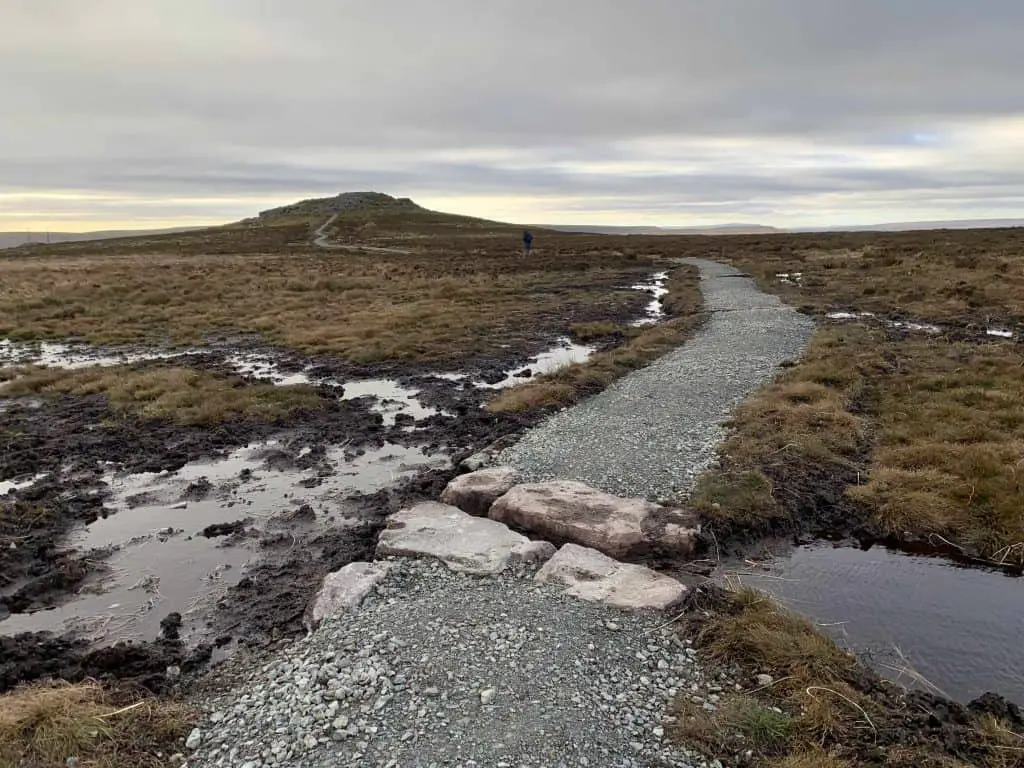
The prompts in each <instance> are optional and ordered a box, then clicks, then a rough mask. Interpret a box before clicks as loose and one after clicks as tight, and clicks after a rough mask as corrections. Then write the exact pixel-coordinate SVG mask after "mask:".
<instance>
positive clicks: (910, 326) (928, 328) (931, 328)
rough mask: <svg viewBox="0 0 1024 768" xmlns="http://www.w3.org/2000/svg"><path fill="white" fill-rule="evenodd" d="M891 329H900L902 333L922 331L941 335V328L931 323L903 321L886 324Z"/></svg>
mask: <svg viewBox="0 0 1024 768" xmlns="http://www.w3.org/2000/svg"><path fill="white" fill-rule="evenodd" d="M886 325H888V326H889V327H891V328H901V329H903V330H904V331H923V332H924V333H942V328H940V327H939V326H937V325H932V324H931V323H911V322H906V321H903V320H893V321H888V322H886Z"/></svg>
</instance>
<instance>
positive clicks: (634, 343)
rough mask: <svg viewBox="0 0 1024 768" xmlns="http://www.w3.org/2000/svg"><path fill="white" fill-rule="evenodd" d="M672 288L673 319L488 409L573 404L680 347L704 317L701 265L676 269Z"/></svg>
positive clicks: (507, 394)
mask: <svg viewBox="0 0 1024 768" xmlns="http://www.w3.org/2000/svg"><path fill="white" fill-rule="evenodd" d="M667 287H668V290H669V294H668V296H669V297H674V299H675V303H674V304H673V306H674V307H675V313H674V314H672V315H670V317H671V319H669V320H667V321H665V322H662V323H659V324H657V325H653V326H641V327H638V328H629V329H626V341H625V342H624V343H623V344H622V345H620V346H618V347H615V348H613V349H610V350H608V351H606V352H599V353H597V354H595V355H594V356H593V357H591V358H590V359H589V360H587V361H586V362H584V363H576V364H573V365H569V366H566V367H564V368H561V369H559V370H557V371H555V372H554V373H550V374H546V375H544V376H538V377H537V378H535V379H533V380H531V381H528V382H526V383H524V384H520V385H518V386H515V387H511V388H509V389H506V390H504V391H503V392H502V393H501V394H499V395H498V396H497V397H496V398H494V399H493V400H492V401H491V402H490V403H488V405H487V408H488V410H490V411H491V412H516V413H518V412H523V411H531V410H535V409H538V408H545V407H550V406H558V407H564V406H568V405H572V404H573V403H576V402H579V401H580V400H582V399H584V398H585V397H588V396H589V395H593V394H596V393H597V392H600V391H601V390H603V389H604V388H606V387H607V386H608V385H609V384H611V383H612V382H613V381H615V380H616V379H619V378H621V377H623V376H625V375H626V374H628V373H630V372H632V371H635V370H637V369H638V368H642V367H644V366H645V365H647V364H648V363H650V362H652V361H653V360H656V359H657V358H659V357H661V356H662V355H664V354H666V353H667V352H670V351H672V350H673V349H675V348H676V347H678V346H679V345H680V344H682V343H683V342H685V341H686V340H687V339H688V338H690V336H692V335H693V333H694V332H695V331H696V330H697V328H699V327H700V324H701V323H702V322H703V319H704V316H703V314H701V308H702V306H703V299H702V297H701V294H700V289H699V276H698V274H697V269H696V268H695V267H690V266H685V267H679V268H677V269H675V270H674V271H673V272H672V274H671V275H670V277H669V281H668V283H667ZM602 335H607V334H602Z"/></svg>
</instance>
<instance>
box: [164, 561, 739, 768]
mask: <svg viewBox="0 0 1024 768" xmlns="http://www.w3.org/2000/svg"><path fill="white" fill-rule="evenodd" d="M530 576H532V573H531V572H529V571H521V572H518V573H507V574H505V575H502V576H500V577H491V578H485V579H481V578H476V577H472V576H465V575H461V574H456V573H453V572H451V571H449V570H448V569H447V568H446V567H444V566H443V565H440V564H438V563H436V562H433V561H413V560H398V561H396V565H395V566H394V568H393V569H392V571H391V573H390V574H389V575H388V577H387V578H386V580H385V581H384V582H382V583H381V584H380V585H379V586H378V587H377V588H376V592H375V593H372V594H371V596H370V597H368V598H367V600H366V601H365V602H364V604H363V607H362V608H360V609H359V610H358V612H356V613H354V614H349V615H345V616H342V617H339V618H338V619H336V620H328V621H327V622H325V623H324V625H323V626H321V627H320V629H318V630H317V631H316V632H314V633H313V634H312V635H310V636H309V637H307V638H305V639H302V640H299V641H297V642H296V643H295V644H294V645H292V646H290V647H289V648H288V649H287V650H285V651H284V652H282V653H280V654H279V655H277V656H276V657H275V658H274V661H272V662H271V663H269V664H266V665H265V666H262V667H260V666H248V667H247V666H246V665H245V664H237V665H236V667H235V669H236V672H235V673H233V674H234V675H235V677H234V678H233V679H232V680H231V682H232V683H233V690H232V692H231V693H227V694H224V695H220V696H218V697H215V698H211V699H209V700H207V701H205V702H204V703H203V705H204V708H205V709H206V711H207V713H208V714H207V716H206V718H205V719H204V721H203V722H202V723H201V725H200V726H199V730H198V731H197V732H193V734H192V735H191V737H190V742H191V743H190V745H189V746H190V747H192V748H195V749H194V751H192V750H186V752H187V753H188V755H187V757H188V766H189V767H190V768H199V767H204V768H205V767H207V766H242V768H268V767H269V766H382V767H383V766H389V767H395V768H397V767H398V766H402V767H404V766H424V767H427V766H467V767H468V766H478V767H479V768H500V767H504V766H507V767H508V768H520V767H526V766H537V767H538V768H539V767H540V766H544V767H545V768H558V767H560V766H591V767H592V768H617V767H619V766H623V767H625V766H634V767H637V768H639V767H640V766H644V767H647V766H666V767H667V766H680V767H682V766H686V767H688V768H689V767H693V768H697V767H700V766H708V765H709V763H707V762H705V761H704V760H703V759H702V758H700V757H699V756H698V755H691V754H688V753H685V752H683V751H680V750H679V749H678V748H676V747H674V746H672V745H671V744H670V743H669V742H668V740H667V739H666V737H665V729H666V728H669V729H670V728H671V724H672V722H673V720H672V718H671V716H670V715H667V714H666V711H665V704H666V701H667V700H668V699H669V698H670V697H671V696H674V695H675V694H676V693H678V692H682V693H685V694H687V695H690V696H693V697H695V699H694V700H696V701H700V702H703V703H704V705H705V706H706V707H707V708H709V709H713V708H714V707H715V702H716V701H717V700H718V694H719V693H720V692H721V691H722V690H723V687H725V686H726V685H732V684H733V683H729V682H727V681H726V680H724V679H722V678H711V679H708V678H707V677H705V675H704V673H703V672H702V670H701V669H700V667H699V666H698V664H697V662H696V660H695V658H694V657H695V656H696V653H695V652H694V651H693V650H692V649H691V648H690V647H689V646H688V644H687V643H685V642H683V641H681V640H679V639H678V637H677V636H676V635H675V634H674V632H673V629H674V628H673V627H671V626H670V627H665V626H664V625H665V623H666V618H665V617H663V616H653V615H649V616H637V615H632V614H626V613H623V612H621V611H617V610H615V609H611V608H607V607H601V606H595V605H590V604H588V603H584V602H581V601H579V600H575V599H573V598H568V597H564V596H563V595H561V594H560V593H559V592H558V591H557V590H555V589H554V588H552V587H549V586H547V585H538V584H536V583H535V582H534V581H533V580H532V579H531V578H529V577H530ZM180 759H181V758H178V761H179V762H180ZM710 765H711V766H712V768H720V764H718V763H717V762H712V763H710Z"/></svg>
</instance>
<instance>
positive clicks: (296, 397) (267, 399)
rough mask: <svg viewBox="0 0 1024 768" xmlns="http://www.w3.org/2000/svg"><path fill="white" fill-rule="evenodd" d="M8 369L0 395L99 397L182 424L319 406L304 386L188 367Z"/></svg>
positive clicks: (267, 416) (267, 417)
mask: <svg viewBox="0 0 1024 768" xmlns="http://www.w3.org/2000/svg"><path fill="white" fill-rule="evenodd" d="M8 372H9V374H10V375H9V376H8V380H7V382H6V383H4V384H2V385H0V396H3V397H26V396H32V395H40V396H44V397H56V396H61V395H74V396H80V397H82V396H89V395H104V396H105V397H107V399H108V400H109V402H110V405H111V407H112V408H113V409H114V411H115V412H120V413H127V414H131V415H133V416H137V417H139V418H143V419H167V420H170V421H173V422H175V423H177V424H182V425H209V424H217V423H221V422H224V421H228V420H232V419H250V420H254V421H268V422H272V421H276V420H278V419H282V418H284V417H286V416H288V415H290V414H292V413H295V412H296V411H299V410H314V409H318V408H321V407H322V406H323V400H322V399H321V397H320V396H319V395H318V394H317V392H316V391H315V390H314V389H313V388H312V387H309V386H305V385H296V386H282V387H278V386H273V385H269V384H248V383H246V382H244V381H243V380H241V379H237V378H233V377H228V376H221V375H216V374H212V373H207V372H204V371H198V370H195V369H191V368H178V367H132V366H111V367H89V368H80V369H76V370H68V369H60V368H19V369H16V370H15V369H8ZM2 379H3V375H2V374H0V380H2Z"/></svg>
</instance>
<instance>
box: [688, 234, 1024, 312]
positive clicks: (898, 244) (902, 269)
mask: <svg viewBox="0 0 1024 768" xmlns="http://www.w3.org/2000/svg"><path fill="white" fill-rule="evenodd" d="M687 250H688V252H690V253H691V254H692V255H698V254H703V255H710V254H714V255H715V257H716V258H720V259H721V260H724V261H728V262H730V263H732V264H735V265H736V266H738V267H740V268H742V269H744V270H746V271H747V272H749V273H750V274H751V275H752V276H753V277H755V278H756V279H757V280H758V282H759V283H760V284H761V286H762V287H763V288H764V289H766V290H770V291H772V292H773V293H777V294H779V295H780V296H782V297H783V298H785V299H786V301H787V302H789V303H790V304H793V305H794V306H798V307H804V308H807V309H809V310H812V311H815V312H827V311H839V310H852V311H860V312H876V313H896V314H903V315H907V316H910V317H914V318H918V319H922V320H928V321H931V322H937V323H978V324H984V323H988V322H1000V321H1003V322H1024V227H1022V228H1016V229H976V230H935V231H922V232H893V233H881V232H860V233H834V234H801V235H771V236H749V237H717V238H691V239H690V246H689V248H688V249H687ZM779 275H787V276H790V277H787V278H780V277H778V276H779ZM794 275H799V277H798V278H794V277H792V276H794Z"/></svg>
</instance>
